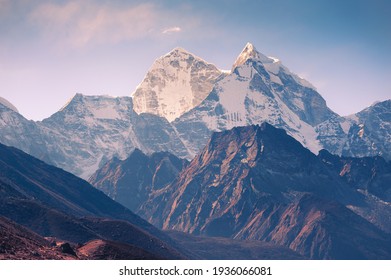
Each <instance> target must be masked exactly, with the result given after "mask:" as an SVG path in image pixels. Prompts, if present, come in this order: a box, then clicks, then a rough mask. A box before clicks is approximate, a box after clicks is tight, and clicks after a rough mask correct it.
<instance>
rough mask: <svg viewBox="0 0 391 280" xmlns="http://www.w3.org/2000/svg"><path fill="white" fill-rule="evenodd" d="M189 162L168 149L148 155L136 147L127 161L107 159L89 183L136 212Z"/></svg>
mask: <svg viewBox="0 0 391 280" xmlns="http://www.w3.org/2000/svg"><path fill="white" fill-rule="evenodd" d="M187 164H188V162H187V161H186V160H183V159H179V158H177V157H176V156H174V155H172V154H170V153H168V152H159V153H153V154H152V155H150V156H147V155H145V154H144V153H143V152H141V151H140V150H138V149H136V150H134V151H133V152H132V153H131V155H130V156H129V157H128V158H127V159H125V160H119V159H117V158H114V159H112V160H110V161H108V162H107V163H106V164H105V165H104V166H103V167H102V168H100V169H99V170H98V171H97V172H96V173H94V175H93V176H92V177H91V178H90V179H89V182H90V183H91V184H92V185H93V186H95V187H96V188H97V189H99V190H101V191H103V192H104V193H105V194H107V195H108V196H109V197H111V198H112V199H114V200H115V201H117V202H119V203H121V204H122V205H124V206H125V207H127V208H129V209H130V210H132V211H134V212H135V213H137V212H138V210H139V209H138V208H139V207H140V205H141V204H142V203H143V202H145V201H147V200H148V198H149V195H150V194H151V193H155V192H159V191H160V190H161V189H162V188H163V187H165V186H166V185H167V184H169V183H171V182H172V181H174V179H175V178H176V176H177V175H178V173H179V172H180V171H181V170H182V169H183V168H184V167H185V166H187Z"/></svg>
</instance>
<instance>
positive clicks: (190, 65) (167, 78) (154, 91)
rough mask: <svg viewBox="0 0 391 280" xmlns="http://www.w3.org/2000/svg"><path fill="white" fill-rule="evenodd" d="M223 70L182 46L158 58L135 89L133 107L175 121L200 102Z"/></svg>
mask: <svg viewBox="0 0 391 280" xmlns="http://www.w3.org/2000/svg"><path fill="white" fill-rule="evenodd" d="M221 74H222V71H221V70H219V69H217V67H216V66H214V65H213V64H210V63H208V62H206V61H205V60H203V59H201V58H199V57H197V56H195V55H193V54H192V53H190V52H188V51H186V50H185V49H183V48H179V47H178V48H175V49H173V50H172V51H171V52H169V53H167V54H166V55H164V56H162V57H160V58H158V59H157V60H156V61H155V62H154V63H153V65H152V66H151V68H150V69H149V71H148V73H147V75H146V76H145V78H144V80H143V81H142V82H141V84H140V85H139V86H138V87H137V88H136V91H135V92H134V93H133V95H132V96H133V102H134V110H135V111H136V112H137V113H139V114H140V113H151V114H155V115H158V116H161V117H165V118H166V119H167V120H168V121H173V120H175V119H176V118H178V117H179V116H181V115H182V114H183V113H185V112H187V111H189V110H191V109H192V108H194V107H195V106H197V105H199V104H200V103H201V102H202V101H203V100H204V99H205V97H206V96H207V95H208V94H209V93H210V91H211V90H212V88H213V86H214V83H215V81H216V79H217V78H218V77H219V76H220V75H221Z"/></svg>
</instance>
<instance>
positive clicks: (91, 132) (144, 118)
mask: <svg viewBox="0 0 391 280" xmlns="http://www.w3.org/2000/svg"><path fill="white" fill-rule="evenodd" d="M39 126H40V127H41V129H42V130H43V131H44V134H45V135H46V137H47V138H46V148H47V150H48V153H49V154H50V157H51V158H50V159H51V161H50V162H51V163H53V164H55V165H56V166H59V167H61V168H64V169H66V170H67V171H70V172H73V173H74V174H76V175H78V176H80V177H82V178H85V179H87V178H89V177H90V176H91V175H92V174H93V173H94V172H95V171H96V170H97V169H98V168H99V167H100V166H102V165H103V164H105V163H106V162H107V161H108V160H110V159H112V158H113V157H118V158H121V159H124V158H126V157H127V156H128V155H129V154H130V153H131V152H132V151H133V150H134V149H135V148H137V149H140V150H143V151H144V152H147V153H150V152H153V151H172V152H173V151H176V153H177V154H179V155H180V156H186V155H187V153H186V148H185V146H184V144H183V143H182V142H181V141H180V139H178V137H177V134H176V131H175V129H173V128H172V127H171V125H170V124H169V123H168V121H167V120H165V119H164V118H161V117H157V116H155V115H151V114H141V115H138V114H136V113H135V112H134V111H133V102H132V99H131V98H130V97H117V98H113V97H109V96H83V95H81V94H77V95H76V96H75V97H74V98H72V100H71V101H70V102H69V103H68V104H67V105H66V106H64V108H63V109H61V110H60V111H59V112H57V113H55V114H54V115H52V116H51V117H50V118H48V119H45V120H43V121H42V122H40V123H39Z"/></svg>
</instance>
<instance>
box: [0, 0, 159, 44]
mask: <svg viewBox="0 0 391 280" xmlns="http://www.w3.org/2000/svg"><path fill="white" fill-rule="evenodd" d="M0 1H1V0H0ZM158 17H159V15H158V11H157V10H156V8H155V6H153V5H151V4H140V5H136V6H129V7H119V6H108V5H104V4H100V3H98V2H95V1H88V0H87V1H69V2H66V3H65V4H57V3H45V4H42V5H40V6H38V7H36V8H35V9H34V10H33V11H32V12H31V13H30V15H29V20H30V22H32V23H34V24H36V25H37V26H38V27H39V30H40V31H41V32H42V33H43V35H44V36H46V38H49V39H51V40H53V41H56V42H57V43H60V44H69V45H71V46H72V47H76V48H80V47H85V46H87V45H90V44H96V43H111V44H115V43H118V42H121V41H124V40H133V39H137V38H140V37H145V36H148V34H149V33H150V32H151V30H153V29H154V28H155V26H156V24H157V21H158Z"/></svg>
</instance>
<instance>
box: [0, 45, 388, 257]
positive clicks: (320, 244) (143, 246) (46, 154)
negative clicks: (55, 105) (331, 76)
mask: <svg viewBox="0 0 391 280" xmlns="http://www.w3.org/2000/svg"><path fill="white" fill-rule="evenodd" d="M0 143H1V144H0V232H1V236H2V237H1V238H0V259H1V258H2V259H227V258H233V259H249V258H255V259H260V258H262V259H276V258H277V259H303V258H305V259H390V258H391V218H390V217H391V189H390V188H391V162H390V160H391V153H390V151H391V146H390V145H391V100H386V101H382V102H377V103H375V104H373V105H372V106H370V107H368V108H366V109H364V110H362V111H361V112H358V113H357V114H354V115H351V116H339V115H338V114H336V113H335V112H333V111H332V110H331V109H330V108H328V107H327V104H326V101H325V100H324V99H323V98H322V96H321V95H320V94H319V93H318V92H317V90H316V88H315V87H314V86H313V85H312V84H311V83H309V82H308V81H306V80H304V79H302V78H300V77H299V76H298V75H296V74H294V73H292V72H291V71H290V70H289V69H288V68H287V67H286V66H284V65H283V64H282V63H281V61H280V60H279V59H277V58H274V57H268V56H265V55H263V54H261V53H260V52H258V51H257V50H256V48H255V47H254V46H253V45H252V44H251V43H248V44H247V45H246V46H245V47H244V49H243V50H242V52H241V53H240V54H239V56H238V57H237V59H236V60H235V62H234V63H233V66H232V69H231V70H229V71H223V70H220V69H218V68H217V67H216V66H215V65H213V64H211V63H208V62H206V61H205V60H203V59H201V58H199V57H197V56H196V55H194V54H191V53H189V52H188V51H186V50H184V49H182V48H175V49H174V50H172V51H171V52H169V53H167V54H166V55H163V56H162V57H160V58H158V59H157V60H156V61H155V62H154V63H153V65H152V66H151V68H150V69H149V71H148V72H147V73H146V75H145V78H144V79H143V81H142V82H141V83H140V85H139V86H138V87H137V88H136V89H135V91H134V92H133V93H132V95H131V96H125V97H111V96H86V95H83V94H79V93H78V94H76V95H75V96H74V97H73V98H72V99H71V100H70V101H69V102H68V103H67V104H65V105H64V106H63V108H61V109H60V110H59V111H58V112H56V113H54V114H53V115H52V116H50V117H49V118H46V119H44V120H42V121H32V120H27V119H26V118H24V117H23V116H22V115H21V114H20V113H19V112H18V110H17V108H16V107H15V106H14V105H12V104H11V103H10V102H9V101H7V100H5V99H4V98H0ZM77 176H78V177H77ZM79 177H80V178H79ZM84 179H88V182H87V181H85V180H84Z"/></svg>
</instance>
